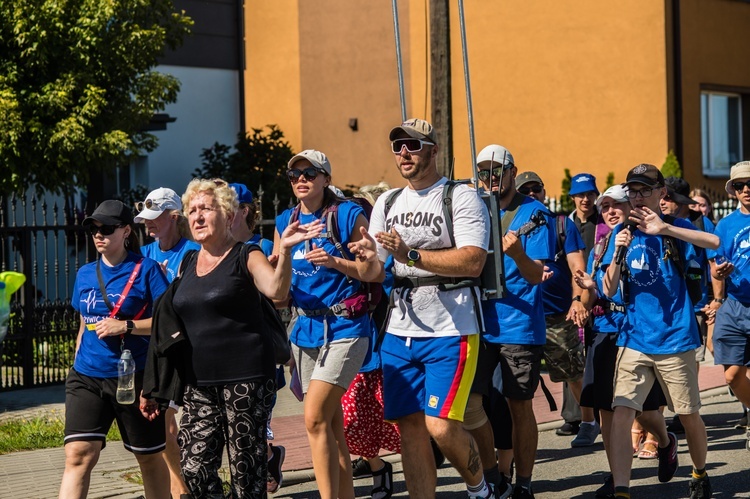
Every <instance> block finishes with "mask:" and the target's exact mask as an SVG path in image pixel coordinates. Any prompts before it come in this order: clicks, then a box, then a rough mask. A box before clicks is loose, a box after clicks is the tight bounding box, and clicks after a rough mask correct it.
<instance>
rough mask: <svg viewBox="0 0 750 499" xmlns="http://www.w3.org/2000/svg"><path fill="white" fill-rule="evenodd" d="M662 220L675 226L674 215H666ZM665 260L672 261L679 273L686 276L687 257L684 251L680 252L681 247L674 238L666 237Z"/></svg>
mask: <svg viewBox="0 0 750 499" xmlns="http://www.w3.org/2000/svg"><path fill="white" fill-rule="evenodd" d="M662 220H664V222H665V223H668V224H670V225H673V224H674V222H675V217H673V216H672V215H664V218H662ZM664 259H669V260H672V261H673V262H674V264H675V266H676V267H677V271H678V272H679V273H680V274H681V275H683V276H684V275H685V270H686V265H685V255H683V254H682V251H680V246H679V245H678V244H677V241H675V239H674V238H673V237H672V236H664Z"/></svg>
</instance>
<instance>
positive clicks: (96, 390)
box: [60, 200, 169, 499]
mask: <svg viewBox="0 0 750 499" xmlns="http://www.w3.org/2000/svg"><path fill="white" fill-rule="evenodd" d="M132 223H133V216H132V213H131V210H130V208H129V207H127V206H125V205H124V204H123V203H122V202H120V201H114V200H108V201H104V202H103V203H101V204H100V205H99V206H98V207H97V208H96V210H94V213H93V214H92V215H91V216H90V217H88V218H86V219H85V220H84V221H83V226H84V227H85V228H86V229H87V230H88V231H89V232H90V233H91V236H92V239H93V243H94V246H95V247H96V250H97V252H98V253H99V255H100V257H101V258H99V260H97V261H96V262H91V263H88V264H86V265H84V266H83V267H81V269H80V270H79V271H78V274H77V276H76V282H75V284H74V286H73V294H72V299H71V302H72V303H71V304H72V306H73V308H74V309H75V310H76V311H77V312H78V313H79V314H80V317H81V325H80V328H79V330H78V337H77V339H76V356H75V361H74V363H73V368H72V369H71V370H70V374H69V375H68V379H67V381H66V383H65V471H64V473H63V478H62V484H61V485H60V497H85V496H86V494H87V492H88V488H89V480H90V477H91V470H92V469H93V467H94V465H95V464H96V462H97V460H98V459H99V454H100V452H101V450H102V449H103V448H104V446H105V445H106V435H107V432H108V431H109V428H110V426H111V425H112V421H113V420H117V425H118V427H119V428H120V433H121V434H122V441H123V445H124V446H125V448H126V449H127V450H128V451H130V452H132V453H133V454H134V455H135V458H136V460H137V461H138V464H139V465H140V468H141V473H142V474H143V487H144V489H145V493H146V497H147V498H149V499H151V498H168V497H169V481H168V480H169V478H168V477H169V473H168V471H167V466H166V464H165V463H164V460H163V459H162V456H161V455H160V453H161V452H162V451H163V450H164V448H165V436H164V419H163V417H156V418H155V419H153V420H149V419H146V418H144V417H143V416H142V415H141V413H140V411H139V407H138V404H137V403H133V404H127V405H125V404H120V403H118V402H116V401H115V398H116V397H115V393H116V390H117V363H118V361H119V359H120V355H121V353H122V351H123V350H125V349H127V350H130V352H131V353H132V356H133V359H134V360H135V364H136V393H140V391H141V385H142V380H143V368H144V365H145V360H146V352H147V350H148V344H149V336H150V334H151V314H152V307H153V303H154V301H155V300H156V298H158V297H159V296H160V295H161V294H162V293H163V292H164V291H165V290H166V289H167V280H166V278H165V277H164V273H163V272H162V271H161V269H160V268H159V264H158V263H156V262H155V261H153V260H151V259H149V258H143V257H142V256H141V254H140V252H139V251H138V239H137V238H136V237H135V234H134V232H133V230H132V227H131V224H132ZM143 402H145V400H144V401H143Z"/></svg>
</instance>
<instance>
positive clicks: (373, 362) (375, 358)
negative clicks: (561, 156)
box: [359, 255, 393, 373]
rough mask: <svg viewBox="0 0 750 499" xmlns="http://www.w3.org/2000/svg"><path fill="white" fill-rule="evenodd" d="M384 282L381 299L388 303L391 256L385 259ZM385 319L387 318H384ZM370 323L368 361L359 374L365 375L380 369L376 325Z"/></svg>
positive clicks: (390, 283)
mask: <svg viewBox="0 0 750 499" xmlns="http://www.w3.org/2000/svg"><path fill="white" fill-rule="evenodd" d="M384 265H385V280H384V281H383V298H382V300H385V301H386V302H388V300H389V296H390V294H391V290H392V289H393V255H388V258H386V259H385V264H384ZM386 318H387V317H386ZM371 322H372V338H370V357H369V360H368V359H367V358H366V359H365V363H364V364H362V367H361V368H360V370H359V372H361V373H367V372H370V371H374V370H375V369H380V352H379V351H376V350H375V342H376V341H377V340H378V333H379V331H378V327H379V325H378V324H375V321H371Z"/></svg>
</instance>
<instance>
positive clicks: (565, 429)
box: [555, 421, 581, 437]
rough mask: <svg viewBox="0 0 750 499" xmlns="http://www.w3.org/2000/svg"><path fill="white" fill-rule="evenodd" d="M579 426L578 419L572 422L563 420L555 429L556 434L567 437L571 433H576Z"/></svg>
mask: <svg viewBox="0 0 750 499" xmlns="http://www.w3.org/2000/svg"><path fill="white" fill-rule="evenodd" d="M580 426H581V422H580V421H573V422H572V423H568V422H567V421H566V422H565V424H564V425H562V426H561V427H559V428H558V429H556V430H555V434H556V435H560V436H561V437H569V436H571V435H578V428H579V427H580Z"/></svg>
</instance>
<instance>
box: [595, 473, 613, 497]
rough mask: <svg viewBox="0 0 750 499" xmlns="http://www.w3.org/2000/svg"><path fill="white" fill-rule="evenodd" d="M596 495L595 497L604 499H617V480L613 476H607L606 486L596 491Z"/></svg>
mask: <svg viewBox="0 0 750 499" xmlns="http://www.w3.org/2000/svg"><path fill="white" fill-rule="evenodd" d="M595 494H596V495H594V497H599V498H602V499H610V498H614V497H615V479H614V477H613V476H612V475H607V478H605V479H604V485H602V486H601V487H599V488H598V489H596V493H595Z"/></svg>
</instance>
